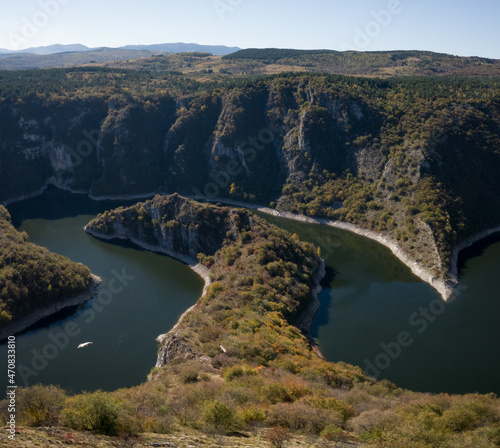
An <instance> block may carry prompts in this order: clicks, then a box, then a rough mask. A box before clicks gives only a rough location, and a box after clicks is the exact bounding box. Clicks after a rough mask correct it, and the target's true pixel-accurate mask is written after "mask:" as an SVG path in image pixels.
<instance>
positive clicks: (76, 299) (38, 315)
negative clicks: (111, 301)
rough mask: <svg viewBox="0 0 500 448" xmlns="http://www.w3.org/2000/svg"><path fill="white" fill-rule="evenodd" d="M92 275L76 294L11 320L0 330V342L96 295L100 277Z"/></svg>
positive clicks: (100, 280)
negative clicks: (18, 318)
mask: <svg viewBox="0 0 500 448" xmlns="http://www.w3.org/2000/svg"><path fill="white" fill-rule="evenodd" d="M91 275H92V281H91V283H90V285H89V287H88V288H87V290H86V291H84V292H82V293H80V294H77V295H76V296H73V297H70V298H68V299H66V300H63V301H61V302H58V303H53V304H51V305H48V306H46V307H44V308H41V309H39V310H36V311H34V312H33V313H31V314H29V315H28V316H25V317H23V318H22V319H20V320H18V321H17V322H13V323H12V324H10V325H8V326H7V327H5V328H3V329H1V330H0V343H3V342H4V341H5V340H6V339H7V338H8V337H9V336H14V335H16V334H18V333H20V332H22V331H24V330H27V329H29V328H30V327H31V326H33V325H34V324H36V323H37V322H39V321H40V320H42V319H45V318H46V317H49V316H51V315H53V314H55V313H58V312H59V311H61V310H64V309H66V308H71V307H74V306H78V305H81V304H83V303H85V302H87V301H89V300H91V299H93V298H94V297H95V296H96V295H97V289H98V287H99V285H100V284H101V283H102V279H101V278H100V277H97V276H96V275H94V274H91Z"/></svg>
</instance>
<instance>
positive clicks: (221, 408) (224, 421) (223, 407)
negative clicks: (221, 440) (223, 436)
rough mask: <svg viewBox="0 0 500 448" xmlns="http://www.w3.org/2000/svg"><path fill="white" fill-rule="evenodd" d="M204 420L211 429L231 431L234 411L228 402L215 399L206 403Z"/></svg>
mask: <svg viewBox="0 0 500 448" xmlns="http://www.w3.org/2000/svg"><path fill="white" fill-rule="evenodd" d="M203 420H204V422H205V424H206V425H207V426H208V427H209V428H211V429H215V430H217V431H220V430H225V431H229V430H230V429H231V428H232V426H233V424H234V411H233V409H232V408H230V407H229V406H228V405H227V404H225V403H222V402H221V401H219V400H213V401H210V402H208V403H207V404H205V407H204V409H203Z"/></svg>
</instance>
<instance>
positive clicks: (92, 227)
mask: <svg viewBox="0 0 500 448" xmlns="http://www.w3.org/2000/svg"><path fill="white" fill-rule="evenodd" d="M233 213H234V212H233V211H231V210H230V209H228V208H222V209H221V208H218V207H215V206H212V205H207V204H200V203H197V202H195V201H191V200H188V199H185V198H183V197H181V196H179V195H171V196H160V195H157V196H155V198H154V199H153V200H151V201H147V202H145V203H139V204H137V205H135V206H132V207H127V208H121V209H116V210H113V211H111V212H106V213H104V214H103V215H100V216H99V217H98V218H96V219H95V220H93V221H91V222H90V223H89V224H88V225H87V226H86V227H85V231H86V232H88V233H90V234H92V235H94V236H97V237H101V238H122V239H128V240H131V241H133V242H137V243H139V244H140V245H141V246H143V247H152V248H154V250H156V251H160V252H164V253H166V254H169V255H172V256H173V257H175V258H179V259H180V260H182V261H185V262H186V263H188V264H191V265H193V264H197V263H198V262H197V257H198V254H200V253H203V254H205V255H208V256H210V255H213V254H214V253H215V252H217V251H218V250H219V249H220V247H221V246H222V244H223V242H224V240H225V239H226V238H227V236H226V233H227V232H228V231H231V226H232V224H231V216H232V214H233Z"/></svg>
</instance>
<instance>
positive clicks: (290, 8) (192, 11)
mask: <svg viewBox="0 0 500 448" xmlns="http://www.w3.org/2000/svg"><path fill="white" fill-rule="evenodd" d="M0 11H1V15H0V17H1V18H0V48H5V49H9V50H20V49H24V48H28V47H38V46H47V45H52V44H56V43H57V44H76V43H80V44H83V45H86V46H88V47H102V46H108V47H119V46H124V45H132V44H157V43H167V42H169V43H170V42H195V43H198V44H205V45H227V46H238V47H241V48H250V47H261V48H264V47H278V48H298V49H333V50H350V49H352V50H360V51H362V50H364V51H379V50H429V51H435V52H442V53H449V54H456V55H460V56H482V57H489V58H496V59H500V47H499V46H498V44H497V43H498V42H499V41H500V27H498V26H497V22H498V17H500V3H499V2H498V1H496V0H478V1H477V2H475V3H472V2H470V1H467V0H440V1H439V3H438V2H434V1H432V0H420V1H418V2H417V1H415V0H358V1H356V2H354V1H352V0H337V1H327V0H317V1H313V2H309V3H307V5H305V4H304V2H302V1H298V0H274V1H273V2H268V1H264V0H252V1H250V0H190V1H189V2H177V1H176V2H174V1H171V0H144V1H143V2H140V3H138V2H135V1H132V0H120V1H118V0H108V1H107V2H106V3H102V2H100V1H98V0H86V1H85V2H83V1H82V0H25V1H23V2H15V3H9V4H8V7H7V5H6V4H4V5H3V7H2V8H0Z"/></svg>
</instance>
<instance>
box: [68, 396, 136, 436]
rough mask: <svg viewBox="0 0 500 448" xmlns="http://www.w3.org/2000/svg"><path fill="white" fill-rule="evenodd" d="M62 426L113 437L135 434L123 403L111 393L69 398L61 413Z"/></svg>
mask: <svg viewBox="0 0 500 448" xmlns="http://www.w3.org/2000/svg"><path fill="white" fill-rule="evenodd" d="M63 418H64V424H65V425H66V426H69V427H70V428H73V429H76V430H87V431H96V432H98V433H100V434H105V435H110V436H114V435H117V434H119V433H120V432H130V433H134V432H136V430H135V428H134V425H133V423H132V421H131V419H130V416H129V414H128V412H127V410H126V409H125V406H124V405H123V403H122V402H121V401H120V400H118V399H117V398H116V397H114V396H113V395H112V394H111V393H108V392H102V391H97V392H94V393H88V392H85V393H83V394H82V395H77V396H75V397H72V398H69V399H68V400H67V401H66V406H65V409H64V411H63Z"/></svg>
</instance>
